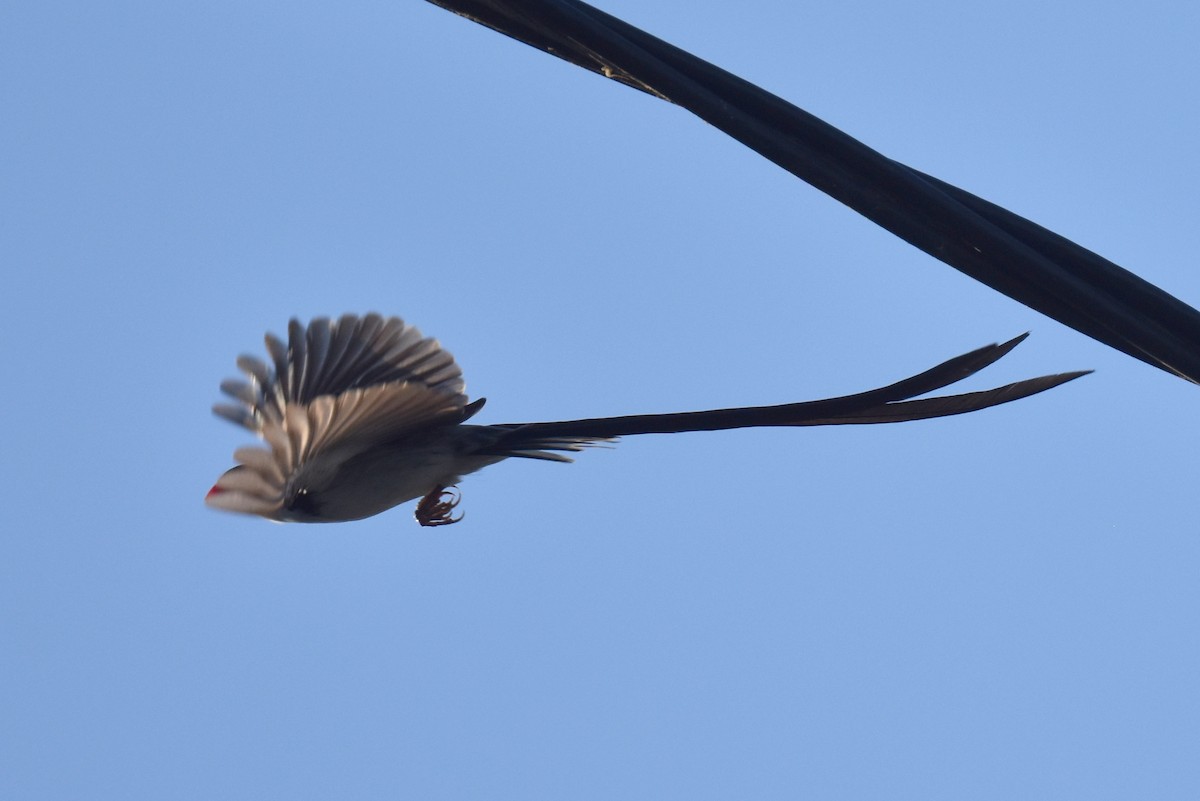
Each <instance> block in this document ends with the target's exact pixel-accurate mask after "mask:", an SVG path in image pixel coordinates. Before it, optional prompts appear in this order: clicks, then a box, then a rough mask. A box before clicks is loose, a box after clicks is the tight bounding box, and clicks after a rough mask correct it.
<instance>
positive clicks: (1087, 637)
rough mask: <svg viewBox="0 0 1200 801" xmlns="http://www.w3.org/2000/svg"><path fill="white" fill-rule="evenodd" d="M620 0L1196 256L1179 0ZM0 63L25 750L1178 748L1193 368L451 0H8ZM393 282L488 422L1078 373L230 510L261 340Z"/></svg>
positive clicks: (191, 767)
mask: <svg viewBox="0 0 1200 801" xmlns="http://www.w3.org/2000/svg"><path fill="white" fill-rule="evenodd" d="M601 6H602V7H603V8H604V9H606V10H608V11H610V12H612V13H614V14H616V15H617V16H620V17H622V18H624V19H626V20H628V21H629V22H632V23H633V24H636V25H639V26H641V27H643V28H645V29H647V30H649V31H650V32H652V33H655V34H656V35H659V36H661V37H663V38H666V39H667V40H668V41H671V42H673V43H675V44H678V45H680V46H682V47H684V48H686V49H689V50H691V51H693V52H695V53H696V54H698V55H700V56H702V57H705V58H707V59H709V60H711V61H714V62H715V63H717V64H719V65H721V66H723V67H725V68H727V69H731V70H732V71H734V72H736V73H737V74H740V75H742V76H743V77H745V78H747V79H749V80H751V81H754V82H756V83H758V84H760V85H762V86H764V87H765V88H767V89H770V90H772V91H774V92H776V93H778V94H780V95H782V96H784V97H786V98H788V99H789V100H791V101H793V102H795V103H797V104H798V105H800V106H801V107H803V108H805V109H807V110H809V111H811V112H813V113H815V114H817V115H818V116H820V117H822V118H823V119H825V120H827V121H829V122H830V123H832V124H834V125H837V126H838V127H840V128H842V129H843V130H845V131H847V132H848V133H850V134H851V135H853V136H856V137H857V138H859V139H861V140H863V141H865V142H866V143H868V144H870V145H871V146H873V147H875V148H877V149H879V150H881V151H882V152H884V153H886V154H887V155H889V156H892V157H894V158H897V159H899V160H901V161H903V162H905V163H907V164H910V165H912V166H914V167H916V168H918V169H921V170H924V171H927V172H930V173H932V174H934V175H937V176H939V177H941V178H943V179H945V180H948V181H950V182H952V183H955V184H958V185H960V186H962V187H964V188H966V189H969V190H971V191H973V192H976V193H978V194H980V195H982V196H984V197H986V198H988V199H990V200H992V201H994V202H997V203H1000V204H1002V205H1004V206H1006V207H1008V208H1010V209H1012V210H1013V211H1015V212H1018V213H1020V214H1023V215H1026V216H1028V217H1030V218H1032V219H1034V220H1036V221H1038V222H1040V223H1041V224H1043V225H1046V226H1049V227H1050V228H1052V229H1054V230H1056V231H1059V232H1061V233H1063V234H1064V235H1066V236H1068V237H1071V238H1072V239H1075V240H1076V241H1078V242H1080V243H1081V244H1083V245H1085V246H1087V247H1090V248H1092V249H1094V250H1096V251H1098V252H1099V253H1101V254H1103V255H1105V256H1107V257H1108V258H1111V259H1113V260H1114V261H1116V262H1118V263H1120V264H1122V265H1124V266H1126V267H1128V268H1130V269H1132V270H1134V271H1135V272H1137V273H1138V274H1140V275H1142V276H1144V277H1145V278H1147V279H1149V280H1150V281H1153V282H1154V283H1156V284H1159V285H1160V286H1162V287H1163V288H1165V289H1167V290H1168V291H1171V292H1173V293H1175V294H1177V295H1178V296H1179V297H1181V298H1182V299H1184V300H1186V301H1188V302H1190V303H1193V304H1195V303H1197V302H1200V273H1197V270H1196V266H1197V253H1198V252H1200V226H1198V225H1197V219H1198V217H1200V202H1198V201H1197V194H1196V186H1197V185H1198V184H1200V157H1198V155H1197V154H1198V152H1200V151H1198V150H1197V146H1196V145H1197V142H1200V96H1198V94H1197V82H1196V76H1197V74H1198V72H1200V62H1198V60H1197V50H1196V42H1197V41H1198V40H1200V11H1198V10H1197V5H1196V4H1195V3H1194V2H1182V0H1179V1H1177V2H1153V0H1151V2H1143V3H1137V4H1135V3H1121V4H1116V3H1109V4H1097V3H1084V2H1073V1H1070V2H1062V3H1052V4H1047V3H1045V2H1040V1H1039V2H1032V0H1030V1H1028V2H1025V1H1020V2H1011V3H986V4H985V3H950V2H888V3H883V2H869V1H865V2H843V3H824V4H821V3H791V2H784V0H743V2H726V3H695V2H687V1H685V0H640V1H638V0H604V2H602V3H601ZM0 70H2V73H3V80H0V108H2V109H3V111H2V113H0V204H2V207H0V258H2V263H3V267H2V269H3V275H4V280H3V286H4V288H3V291H2V292H0V313H2V314H3V320H4V330H3V333H2V334H0V368H2V370H3V373H2V374H3V376H4V379H3V387H4V389H3V394H2V396H0V407H2V411H3V419H4V420H5V423H6V425H5V437H4V440H5V441H4V449H3V450H4V455H3V457H2V458H0V487H2V488H3V489H2V490H0V492H2V494H3V500H4V504H3V505H4V510H5V514H4V520H3V523H2V524H0V527H2V530H3V533H2V539H0V542H2V547H3V554H2V555H0V649H2V651H0V754H3V756H2V758H0V796H3V797H5V798H14V799H16V798H22V799H34V798H36V799H60V798H63V799H65V798H72V799H77V798H89V799H99V798H105V799H107V798H114V799H166V798H170V799H181V800H182V799H214V798H221V799H262V798H289V799H329V798H353V799H376V798H378V799H384V798H387V799H395V798H420V799H431V800H432V799H510V798H511V799H518V798H520V799H525V798H529V799H536V798H547V799H548V798H563V799H601V798H655V799H660V798H688V799H708V798H712V799H728V798H847V799H879V798H912V799H962V798H971V799H1012V798H1022V799H1063V798H1079V799H1084V798H1086V799H1109V798H1114V799H1115V798H1156V799H1194V798H1196V797H1197V793H1198V792H1200V759H1197V754H1200V682H1198V681H1197V677H1198V676H1200V638H1198V637H1197V620H1198V619H1200V586H1198V577H1200V528H1198V526H1197V521H1196V499H1197V485H1196V481H1197V478H1196V477H1197V470H1196V466H1197V447H1196V438H1197V429H1196V423H1195V421H1196V411H1197V408H1200V407H1198V404H1200V389H1198V388H1197V387H1195V386H1192V385H1189V384H1187V383H1185V382H1184V381H1181V380H1179V379H1175V378H1172V377H1170V376H1168V375H1166V374H1165V373H1162V372H1159V371H1157V370H1154V369H1152V368H1150V367H1147V366H1145V365H1143V364H1141V363H1139V362H1136V361H1134V360H1133V359H1130V358H1128V357H1126V356H1123V355H1121V354H1118V353H1116V352H1115V351H1112V350H1110V349H1108V348H1106V347H1104V346H1102V345H1099V344H1098V343H1095V342H1093V341H1092V340H1089V339H1087V338H1085V337H1084V336H1082V335H1080V334H1077V333H1075V332H1074V331H1071V330H1069V329H1066V328H1064V327H1063V326H1061V325H1059V324H1057V323H1055V322H1053V321H1051V320H1048V319H1046V318H1043V317H1041V316H1039V315H1038V314H1036V313H1034V312H1032V311H1030V310H1028V309H1026V308H1024V307H1022V306H1020V305H1018V304H1017V303H1015V302H1013V301H1010V300H1008V299H1007V298H1004V297H1002V296H1001V295H998V294H996V293H995V292H993V291H992V290H990V289H987V288H986V287H984V286H982V285H980V284H977V283H975V282H973V281H971V280H970V279H968V278H966V277H964V276H962V275H960V274H959V273H957V272H955V271H953V270H951V269H950V268H948V267H946V266H944V265H942V264H941V263H939V262H936V261H934V260H933V259H931V258H930V257H928V256H926V255H924V254H922V253H920V252H918V251H916V250H915V249H913V248H911V247H910V246H908V245H906V244H904V243H903V242H901V241H900V240H898V239H896V238H894V237H893V236H891V235H890V234H888V233H886V232H884V231H882V230H880V229H878V228H876V227H875V226H874V225H872V224H870V223H869V222H867V221H866V220H865V219H863V218H861V217H859V216H857V215H856V214H854V213H853V212H851V211H849V210H847V209H845V208H844V207H842V206H840V205H839V204H837V203H835V202H834V201H832V200H830V199H829V198H827V197H825V196H824V195H822V194H820V193H818V192H817V191H816V190H814V189H812V188H810V187H808V186H807V185H805V184H803V183H802V182H800V181H799V180H797V179H795V178H793V177H792V176H790V175H788V174H786V173H784V172H783V171H782V170H780V169H779V168H777V167H775V166H773V165H771V164H769V163H767V162H766V161H765V160H763V159H762V158H760V157H759V156H757V155H755V154H754V153H752V152H750V151H748V150H747V149H745V148H743V147H742V146H741V145H739V144H737V143H736V142H734V141H732V140H730V139H728V138H727V137H726V136H724V135H723V134H721V133H719V132H717V131H715V130H713V129H711V128H709V127H708V126H706V125H705V124H703V123H701V122H700V121H698V120H697V119H695V118H694V117H692V116H690V115H689V114H687V113H686V112H684V111H682V110H680V109H677V108H674V107H672V106H670V105H667V104H666V103H663V102H660V101H658V100H654V99H652V98H650V97H648V96H644V95H641V94H639V93H637V92H634V91H632V90H630V89H627V88H625V87H622V86H620V85H617V84H615V83H612V82H609V81H605V80H603V79H601V78H599V77H597V76H594V75H591V74H587V73H585V72H583V71H582V70H579V69H578V68H575V67H573V66H570V65H568V64H566V63H564V62H560V61H558V60H556V59H553V58H551V57H548V56H546V55H544V54H541V53H539V52H536V51H534V50H533V49H531V48H528V47H525V46H522V45H519V44H517V43H515V42H513V41H511V40H509V39H506V38H504V37H502V36H499V35H497V34H495V33H493V32H491V31H488V30H486V29H484V28H482V27H480V26H478V25H475V24H473V23H470V22H467V21H466V20H463V19H461V18H458V17H455V16H453V15H451V14H449V13H447V12H445V11H442V10H440V9H438V8H435V7H434V6H431V5H428V4H426V3H423V2H415V0H403V1H401V0H374V1H372V0H349V1H348V2H337V3H334V2H303V1H302V2H295V3H272V2H255V1H254V0H249V1H247V0H238V2H209V3H202V4H185V3H155V2H125V1H122V0H116V2H110V3H92V2H78V1H76V2H69V1H63V0H41V1H40V2H36V3H34V2H27V3H19V4H10V5H9V6H8V7H6V9H5V11H4V12H3V22H2V23H0ZM369 310H377V311H380V312H383V313H388V314H398V315H401V316H403V317H404V318H405V319H407V320H409V321H411V322H413V323H415V324H416V325H418V326H419V327H421V329H422V330H423V331H425V332H426V333H427V334H430V335H433V336H436V337H438V338H439V339H441V341H442V342H443V343H444V344H445V345H446V346H447V347H448V348H449V349H450V350H451V351H452V352H453V353H454V354H455V355H456V357H457V358H458V360H459V362H460V364H462V366H463V369H464V371H465V373H466V376H467V382H468V390H469V391H470V392H471V393H472V395H473V396H479V395H486V396H487V397H488V398H489V402H488V406H487V409H486V410H485V411H484V412H483V414H482V415H481V420H482V421H485V422H518V421H525V420H545V419H557V418H573V417H584V416H594V415H607V414H629V413H640V412H656V411H679V410H688V409H699V408H711V407H720V406H730V405H746V404H771V403H782V402H787V401H794V400H803V399H809V398H815V397H821V396H824V395H829V394H841V393H846V392H854V391H858V390H862V389H867V388H869V387H873V386H877V385H880V384H883V383H887V382H890V381H893V380H895V379H898V378H901V377H903V376H906V375H908V374H910V373H914V372H917V371H919V370H922V369H925V368H926V367H929V366H931V365H933V364H935V363H937V362H938V361H941V360H942V359H944V358H947V357H950V356H953V355H956V354H958V353H961V352H964V351H966V350H969V349H971V348H974V347H977V346H979V345H983V344H986V343H988V342H993V341H996V340H1000V339H1006V338H1008V337H1011V336H1014V335H1016V334H1019V333H1021V332H1023V331H1027V330H1029V331H1032V332H1033V333H1032V336H1031V337H1030V339H1029V340H1028V341H1027V342H1026V343H1025V344H1023V345H1022V346H1021V347H1020V348H1019V349H1018V350H1017V351H1016V352H1014V353H1013V354H1012V355H1011V356H1010V357H1008V358H1006V359H1005V360H1004V361H1003V362H1001V363H1000V364H998V365H996V366H994V367H992V368H989V369H988V370H987V371H986V372H985V373H984V375H982V376H978V377H977V378H976V379H974V380H973V381H972V382H971V383H970V384H969V385H968V387H967V388H970V389H980V388H984V387H988V386H995V385H998V384H1002V383H1006V382H1008V381H1012V380H1017V379H1021V378H1026V377H1030V376H1034V375H1038V374H1042V373H1048V372H1060V371H1065V370H1073V369H1085V368H1094V369H1095V370H1096V373H1095V374H1094V375H1092V376H1089V377H1087V378H1085V379H1082V380H1080V381H1077V382H1075V383H1073V384H1070V385H1068V386H1066V387H1063V388H1061V389H1059V390H1056V391H1054V392H1051V393H1047V394H1045V395H1041V396H1038V397H1036V398H1033V399H1031V400H1027V401H1024V402H1021V403H1018V404H1014V405H1011V406H1006V407H1003V408H1000V409H994V410H990V411H987V412H984V413H981V414H977V415H970V416H966V417H959V418H953V419H948V420H939V421H931V422H923V423H916V424H911V425H902V426H886V427H878V426H877V427H864V428H833V429H804V430H794V431H790V430H767V431H736V432H725V433H713V434H693V435H678V436H663V437H643V438H630V439H627V440H625V441H624V442H622V443H620V444H619V446H618V447H616V448H615V449H613V450H600V451H592V452H588V453H585V454H582V455H581V456H580V458H579V460H578V462H577V463H576V464H574V465H557V464H542V463H507V464H501V465H498V466H496V467H492V468H489V469H488V470H486V471H484V472H483V473H481V474H477V475H475V476H471V477H470V478H468V479H467V480H466V481H465V482H464V483H463V485H462V491H463V494H464V500H463V505H462V507H461V508H462V509H464V510H465V511H466V520H465V521H464V522H463V523H462V524H460V525H458V526H455V527H451V528H443V529H437V530H428V529H421V528H419V527H418V526H417V525H416V524H415V523H414V522H413V520H412V517H411V508H402V509H397V510H394V511H392V512H390V513H388V514H385V515H382V516H379V517H376V518H374V519H371V520H368V521H365V522H360V523H354V524H347V525H335V526H309V527H305V526H298V525H292V526H277V525H273V524H269V523H266V522H263V521H261V520H257V519H250V518H239V517H236V516H230V515H224V514H220V513H217V512H212V511H209V510H207V509H206V508H205V507H204V506H203V503H202V498H203V495H204V492H205V491H206V490H207V489H208V487H209V486H210V485H211V483H212V482H213V480H214V479H215V478H216V477H217V476H218V475H219V474H220V473H221V472H222V471H223V470H225V469H226V468H227V467H229V466H230V464H231V463H232V462H231V458H232V452H233V449H234V448H235V447H237V446H238V445H241V444H246V443H247V437H246V436H245V434H244V432H241V431H239V430H237V429H235V428H234V427H233V426H230V425H228V424H227V423H224V422H223V421H220V420H218V419H216V418H214V417H212V415H211V414H210V412H209V406H210V404H211V403H212V402H214V401H216V400H218V392H217V385H218V383H219V382H220V381H221V379H223V378H225V377H227V376H230V375H232V374H233V373H234V372H235V369H234V359H235V357H236V356H237V355H238V354H239V353H242V352H252V353H259V352H261V349H262V345H261V340H262V334H263V332H264V331H266V330H268V329H270V330H274V331H283V330H284V328H285V326H286V323H287V320H288V318H289V317H290V316H292V315H298V316H301V317H304V318H308V317H311V316H314V315H322V314H325V315H335V314H340V313H342V312H346V311H355V312H365V311H369Z"/></svg>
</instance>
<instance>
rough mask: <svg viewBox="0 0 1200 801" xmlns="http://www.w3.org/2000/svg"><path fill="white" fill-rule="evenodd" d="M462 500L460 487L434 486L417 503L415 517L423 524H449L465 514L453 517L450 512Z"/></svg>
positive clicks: (460, 518)
mask: <svg viewBox="0 0 1200 801" xmlns="http://www.w3.org/2000/svg"><path fill="white" fill-rule="evenodd" d="M461 500H462V493H460V492H459V491H458V487H442V486H438V487H434V488H433V489H432V490H431V491H430V492H429V494H428V495H426V496H425V497H424V498H422V499H421V500H420V502H419V503H417V508H416V509H415V510H414V511H413V517H415V518H416V519H417V522H418V523H420V524H421V525H422V526H448V525H450V524H451V523H457V522H458V521H459V520H462V519H463V516H462V515H459V516H458V517H451V516H450V513H451V512H452V511H453V510H454V507H456V506H458V502H459V501H461Z"/></svg>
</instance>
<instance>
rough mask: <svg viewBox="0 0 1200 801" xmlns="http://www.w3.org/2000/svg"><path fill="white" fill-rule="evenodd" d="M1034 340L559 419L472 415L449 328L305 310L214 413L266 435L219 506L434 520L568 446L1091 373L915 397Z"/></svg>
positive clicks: (931, 413) (966, 403) (918, 411)
mask: <svg viewBox="0 0 1200 801" xmlns="http://www.w3.org/2000/svg"><path fill="white" fill-rule="evenodd" d="M1024 338H1025V335H1022V336H1020V337H1017V338H1016V339H1013V340H1010V341H1009V342H1006V343H1004V344H1001V345H988V346H987V347H983V348H980V349H978V350H975V351H972V352H970V353H967V354H964V355H962V356H958V357H956V358H954V359H950V360H949V361H947V362H943V363H942V364H939V365H938V366H936V367H934V368H932V369H930V370H927V371H925V372H923V373H921V374H919V375H915V376H912V377H911V378H906V379H904V380H903V381H899V382H897V383H895V384H891V385H889V386H886V387H882V388H880V389H874V390H870V391H868V392H862V393H859V394H856V395H846V396H842V397H836V398H826V399H823V400H816V401H807V402H802V403H789V404H783V405H780V406H755V407H745V408H735V409H715V410H711V411H701V412H680V413H675V414H648V415H631V416H625V417H601V418H592V419H584V420H568V421H561V422H551V423H508V424H500V425H472V424H467V422H466V421H467V420H468V419H469V418H471V417H472V416H473V415H474V414H475V413H476V412H478V411H479V409H480V408H481V407H482V406H483V403H484V399H482V398H480V399H479V400H477V401H474V402H468V399H467V395H466V391H465V389H466V386H465V384H464V382H463V378H462V371H461V370H460V369H459V367H458V365H457V364H456V363H455V361H454V358H453V357H452V356H451V355H450V354H449V353H448V352H447V351H446V350H444V349H443V348H442V347H441V346H440V345H439V344H438V342H437V340H434V339H429V338H426V337H423V336H422V335H421V332H420V331H418V330H417V329H416V328H414V327H413V326H410V325H407V324H406V323H405V322H404V321H403V320H401V319H400V318H398V317H390V318H384V317H382V316H380V315H378V314H368V315H365V316H363V317H358V316H355V315H350V314H348V315H344V316H343V317H341V318H340V319H338V320H330V319H328V318H317V319H315V320H313V321H312V322H311V323H309V325H308V326H304V325H303V324H301V323H300V322H299V321H298V320H295V319H293V320H292V321H291V323H290V324H289V326H288V341H287V342H286V343H285V342H283V341H282V340H280V339H279V338H277V337H275V336H274V335H272V334H267V337H266V343H267V351H268V353H269V355H270V361H271V363H270V364H267V363H265V362H263V361H261V360H259V359H257V358H254V357H252V356H242V357H240V358H239V359H238V362H237V364H238V367H239V368H240V369H241V370H242V372H243V373H245V375H246V379H247V380H233V379H231V380H228V381H225V382H223V383H222V384H221V390H222V391H223V392H224V393H225V394H226V395H228V396H229V397H230V398H232V399H233V400H234V401H236V403H232V404H229V403H226V404H217V405H216V406H214V407H213V411H214V412H216V413H217V414H218V415H220V416H221V417H224V418H226V419H228V420H230V421H232V422H234V423H237V424H238V425H240V426H243V427H244V428H247V429H249V430H250V431H252V432H253V433H254V434H256V435H257V436H258V437H260V438H261V439H262V440H263V441H264V442H265V444H266V447H265V448H264V447H254V446H251V447H243V448H238V449H237V450H236V451H235V452H234V460H235V461H237V462H238V465H237V466H236V467H234V468H232V469H231V470H228V471H227V472H226V473H225V474H224V475H222V476H221V477H220V478H219V479H218V480H217V483H216V484H215V485H214V486H213V487H212V489H210V490H209V492H208V495H207V497H206V499H205V500H206V502H207V503H208V505H209V506H212V507H214V508H217V509H224V510H227V511H231V512H241V513H243V514H252V515H259V516H261V517H265V518H268V519H270V520H277V521H293V522H308V523H317V522H338V521H346V520H358V519H361V518H364V517H370V516H372V515H376V514H379V513H380V512H383V511H386V510H387V509H390V508H392V507H393V506H396V505H398V504H401V503H404V502H405V501H410V500H413V499H415V498H422V499H423V500H422V501H421V502H420V503H419V504H418V505H417V511H416V516H417V520H418V521H420V522H421V524H422V525H443V524H445V523H451V522H454V521H455V520H457V519H458V518H454V517H451V510H452V509H453V508H454V506H455V505H456V504H457V503H458V500H457V496H455V495H452V494H451V493H449V492H448V491H447V488H449V487H453V485H455V484H456V483H458V481H459V480H460V479H461V478H462V476H465V475H467V474H469V473H473V472H475V471H476V470H480V469H482V468H484V467H486V466H488V465H490V464H495V463H496V462H499V461H501V460H503V459H507V458H509V457H523V458H530V459H545V460H550V461H559V462H569V461H571V459H570V458H569V457H568V456H566V455H564V452H574V451H579V450H581V449H583V448H585V447H587V446H588V445H591V444H595V443H596V442H601V441H606V440H612V439H614V438H616V437H621V436H626V435H631V434H652V433H674V432H683V431H717V430H723V429H730V428H745V427H758V426H788V427H794V426H820V425H855V424H868V423H899V422H904V421H908V420H924V419H928V418H932V417H943V416H947V415H954V414H963V413H966V412H973V411H978V410H980V409H986V408H987V407H989V406H996V405H998V404H1001V403H1007V402H1009V401H1013V400H1017V399H1019V398H1024V397H1027V396H1029V395H1033V394H1036V393H1038V392H1042V391H1044V390H1047V389H1050V388H1052V387H1055V386H1058V385H1059V384H1062V383H1065V382H1067V381H1070V380H1072V379H1075V378H1078V377H1079V376H1081V375H1084V374H1085V372H1073V373H1061V374H1058V375H1049V376H1042V377H1039V378H1032V379H1029V380H1026V381H1019V382H1016V383H1014V384H1008V385H1006V386H1003V387H998V388H996V389H991V390H985V391H982V392H971V393H966V394H962V395H948V396H942V397H934V398H924V399H919V400H912V399H913V398H915V397H916V396H918V395H923V394H925V393H928V392H933V391H935V390H938V389H941V388H942V387H945V386H948V385H950V384H953V383H955V382H957V381H960V380H962V379H964V378H966V377H967V376H970V375H972V374H974V373H976V372H978V371H979V370H982V369H983V368H984V367H986V366H988V365H989V364H991V363H992V362H994V361H996V360H997V359H1000V358H1001V357H1003V356H1004V355H1005V354H1006V353H1008V352H1009V351H1011V350H1012V349H1013V348H1014V347H1016V346H1017V344H1019V343H1020V342H1021V340H1023V339H1024Z"/></svg>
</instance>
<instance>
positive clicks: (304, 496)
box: [287, 487, 320, 517]
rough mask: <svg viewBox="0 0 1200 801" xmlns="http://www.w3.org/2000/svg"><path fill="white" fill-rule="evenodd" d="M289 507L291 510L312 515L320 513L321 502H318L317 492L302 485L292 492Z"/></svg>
mask: <svg viewBox="0 0 1200 801" xmlns="http://www.w3.org/2000/svg"><path fill="white" fill-rule="evenodd" d="M287 508H288V510H289V511H292V512H299V513H300V514H304V515H309V516H311V517H316V516H318V515H319V514H320V504H319V503H318V502H317V496H316V493H313V492H309V491H308V488H307V487H301V488H300V489H298V490H296V491H295V492H293V493H292V497H291V498H289V499H288V503H287Z"/></svg>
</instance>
